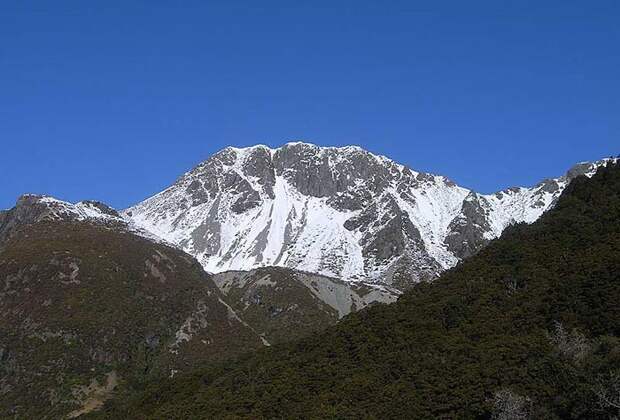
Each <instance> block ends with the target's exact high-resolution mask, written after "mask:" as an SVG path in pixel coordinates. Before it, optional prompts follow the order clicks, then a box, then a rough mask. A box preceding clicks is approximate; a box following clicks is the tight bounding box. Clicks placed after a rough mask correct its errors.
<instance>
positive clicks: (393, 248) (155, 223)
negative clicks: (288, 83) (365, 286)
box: [124, 142, 607, 289]
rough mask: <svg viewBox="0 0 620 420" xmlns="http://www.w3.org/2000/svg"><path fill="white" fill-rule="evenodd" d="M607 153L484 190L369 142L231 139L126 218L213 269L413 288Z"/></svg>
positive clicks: (534, 213)
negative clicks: (553, 173) (559, 172)
mask: <svg viewBox="0 0 620 420" xmlns="http://www.w3.org/2000/svg"><path fill="white" fill-rule="evenodd" d="M606 161H607V160H602V161H599V162H595V163H583V164H579V165H576V166H575V167H573V168H572V169H571V170H570V171H568V172H567V173H566V174H565V175H564V176H561V177H559V178H556V179H548V180H545V181H543V182H541V183H539V184H538V185H536V186H534V187H531V188H510V189H507V190H504V191H500V192H497V193H495V194H490V195H484V194H479V193H477V192H475V191H472V190H469V189H467V188H463V187H460V186H458V185H456V184H455V183H454V182H452V181H450V180H448V179H447V178H445V177H443V176H438V175H432V174H428V173H423V172H417V171H414V170H412V169H410V168H408V167H406V166H404V165H400V164H398V163H396V162H394V161H392V160H391V159H389V158H386V157H384V156H377V155H374V154H372V153H370V152H368V151H366V150H364V149H362V148H360V147H357V146H346V147H319V146H316V145H313V144H307V143H301V142H295V143H288V144H285V145H284V146H282V147H279V148H276V149H272V148H269V147H267V146H262V145H259V146H253V147H248V148H234V147H228V148H226V149H223V150H221V151H220V152H218V153H216V154H215V155H213V156H211V157H210V158H209V159H207V160H206V161H204V162H203V163H201V164H199V165H198V166H196V167H195V168H194V169H192V170H191V171H189V172H187V173H186V174H184V175H183V176H182V177H181V178H180V179H179V180H177V181H176V182H175V183H174V184H173V185H172V186H170V187H169V188H167V189H166V190H164V191H162V192H160V193H159V194H157V195H155V196H153V197H151V198H149V199H147V200H145V201H143V202H142V203H139V204H137V205H136V206H134V207H131V208H129V209H128V210H126V211H125V212H124V216H125V217H127V218H129V219H131V221H132V223H133V224H135V225H136V226H139V227H140V228H142V229H144V230H147V231H149V232H151V233H153V234H155V235H157V236H159V237H162V238H164V239H165V240H166V241H168V242H170V243H173V244H176V245H177V246H179V247H180V248H182V249H183V250H184V251H186V252H188V253H189V254H192V255H193V256H195V257H196V258H197V259H198V260H199V261H200V263H201V264H202V265H203V267H204V268H205V269H206V270H207V271H210V272H223V271H228V270H250V269H254V268H257V267H261V266H282V267H290V268H295V269H298V270H304V271H307V272H313V273H319V274H323V275H327V276H333V277H338V278H342V279H345V280H350V281H355V280H362V279H364V280H369V279H370V280H371V281H372V280H374V281H377V282H385V283H388V284H392V285H394V286H397V287H399V288H401V289H404V288H407V287H409V286H410V285H411V284H413V283H415V282H418V281H422V280H427V279H432V278H434V277H436V276H437V274H438V273H439V272H441V271H443V270H445V269H447V268H450V267H452V266H454V265H455V264H456V263H457V262H458V261H459V260H461V259H462V258H465V257H467V256H469V255H471V254H473V253H475V252H476V251H478V250H479V249H480V248H481V247H483V246H484V245H486V244H487V243H488V242H489V241H490V240H492V239H494V238H496V237H498V236H499V235H500V234H501V232H502V231H503V230H504V228H506V227H507V226H509V225H511V224H514V223H518V222H526V223H531V222H533V221H535V220H536V219H537V218H538V217H539V216H540V215H541V214H542V213H543V212H544V211H545V210H547V209H548V208H549V207H550V206H552V205H553V204H554V203H555V201H556V200H557V198H558V197H559V195H560V193H561V192H562V190H563V189H564V188H565V187H566V185H568V183H569V182H570V181H571V180H572V179H573V178H574V177H575V176H577V175H581V174H586V175H592V174H593V173H594V172H596V169H597V168H598V167H599V166H600V165H602V164H604V163H605V162H606Z"/></svg>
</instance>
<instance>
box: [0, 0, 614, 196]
mask: <svg viewBox="0 0 620 420" xmlns="http://www.w3.org/2000/svg"><path fill="white" fill-rule="evenodd" d="M297 139H303V140H306V141H310V142H313V143H317V144H320V145H344V144H359V145H361V146H362V147H365V148H367V149H369V150H371V151H373V152H378V153H382V154H385V155H388V156H390V157H392V158H393V159H395V160H397V161H399V162H401V163H404V164H407V165H410V166H411V167H413V168H415V169H418V170H424V171H430V172H434V173H440V174H444V175H447V176H448V177H450V178H452V179H453V180H454V181H456V182H458V183H459V184H462V185H465V186H467V187H470V188H475V189H477V190H480V191H483V192H491V191H494V190H498V189H502V188H505V187H508V186H512V185H529V184H533V183H536V182H537V181H538V180H540V179H541V178H544V177H547V176H553V175H559V174H561V173H563V172H564V170H566V169H567V168H568V167H569V166H570V165H571V164H573V163H575V162H577V161H581V160H591V159H598V158H601V157H605V156H609V155H611V154H613V155H616V154H618V153H620V2H619V1H616V0H597V1H585V0H581V1H572V0H561V1H554V0H536V1H527V0H520V1H507V0H506V1H497V0H493V1H476V0H472V1H460V0H459V1H424V2H422V1H413V0H409V1H365V0H356V1H350V2H349V1H335V0H332V1H325V2H322V1H307V2H306V1H269V0H265V1H247V2H246V1H234V0H227V1H207V0H204V1H156V0H149V1H131V0H123V1H115V0H107V1H83V0H75V1H62V0H55V1H29V0H3V1H2V2H0V208H6V207H10V206H12V205H13V203H14V201H15V199H16V198H17V196H18V195H20V194H21V193H24V192H35V193H47V194H52V195H55V196H57V197H59V198H63V199H66V200H71V201H77V200H80V199H98V200H102V201H105V202H108V203H109V204H111V205H113V206H115V207H118V208H123V207H125V206H128V205H130V204H132V203H135V202H137V201H139V200H141V199H143V198H145V197H147V196H150V195H152V194H153V193H155V192H157V191H159V190H161V189H163V188H164V187H166V186H167V185H169V184H170V183H171V182H173V181H174V180H175V179H176V178H177V177H178V176H179V175H180V174H182V173H183V172H184V171H186V170H188V169H190V168H191V167H192V166H194V165H195V164H197V163H198V162H200V161H202V160H204V159H205V158H207V157H208V156H209V155H210V154H212V153H213V152H215V151H217V150H219V149H221V148H223V147H225V146H227V145H235V146H244V145H251V144H256V143H264V144H269V145H272V146H277V145H279V144H282V143H284V142H286V141H288V140H297Z"/></svg>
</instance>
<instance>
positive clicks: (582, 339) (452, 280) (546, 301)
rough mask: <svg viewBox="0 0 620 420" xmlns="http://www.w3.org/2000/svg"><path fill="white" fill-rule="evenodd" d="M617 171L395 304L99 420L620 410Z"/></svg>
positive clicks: (173, 385) (184, 379)
mask: <svg viewBox="0 0 620 420" xmlns="http://www.w3.org/2000/svg"><path fill="white" fill-rule="evenodd" d="M619 269H620V167H618V166H617V165H616V166H611V165H610V166H608V167H607V168H601V169H600V170H599V171H598V173H597V174H596V175H595V176H594V177H593V178H592V179H588V178H586V177H579V178H577V179H575V180H574V181H573V182H572V183H571V184H570V186H569V187H567V189H566V191H565V192H564V194H563V195H562V196H561V198H560V200H559V201H558V203H557V205H556V206H555V207H554V209H552V210H551V211H549V212H548V213H547V214H545V215H544V216H543V217H542V218H541V219H540V220H539V221H537V222H536V223H534V224H532V225H515V226H513V227H510V228H508V229H507V230H506V231H505V233H504V234H503V235H502V237H501V238H500V239H498V240H495V241H493V242H492V243H491V244H490V245H489V246H488V247H486V248H485V249H484V250H482V251H481V252H480V253H479V254H478V255H476V256H474V257H472V258H470V259H468V260H466V261H465V262H463V263H461V264H459V265H458V266H457V267H455V268H453V269H452V270H450V271H448V272H446V273H445V274H444V275H442V277H441V278H440V279H438V280H436V281H434V282H432V283H421V284H418V285H417V286H415V287H414V288H413V289H412V290H410V291H408V292H407V293H405V294H404V295H403V296H402V297H401V298H400V299H399V301H398V302H397V303H395V304H392V305H376V306H373V307H371V308H368V309H366V310H362V311H360V312H358V313H354V314H351V315H349V316H348V317H346V318H345V319H344V320H343V321H342V322H340V323H339V324H337V325H336V326H334V327H331V328H329V329H327V330H325V331H324V332H321V333H318V334H316V335H314V336H311V337H308V338H305V339H302V340H300V341H296V342H293V343H289V344H283V345H278V346H274V347H272V348H268V349H265V350H261V351H258V352H256V353H253V354H250V355H245V356H242V357H240V358H237V359H236V360H234V361H229V362H227V363H216V364H211V365H204V366H197V367H196V370H195V371H194V372H192V373H190V374H186V375H184V376H178V377H175V378H174V379H173V380H169V381H165V382H157V383H150V384H148V385H145V386H144V387H143V388H142V389H141V390H139V391H138V392H125V391H123V388H120V389H119V390H118V391H117V396H116V398H115V399H113V400H112V401H110V402H108V403H107V404H106V407H105V409H104V410H103V411H102V412H99V413H97V414H96V416H99V417H106V418H123V417H125V418H167V419H169V418H377V419H384V418H481V419H484V418H506V419H508V418H528V417H532V418H549V419H554V418H557V419H559V418H576V419H586V418H587V419H597V418H601V419H602V418H610V417H612V416H614V415H618V406H620V340H619V338H618V336H619V334H620V279H619Z"/></svg>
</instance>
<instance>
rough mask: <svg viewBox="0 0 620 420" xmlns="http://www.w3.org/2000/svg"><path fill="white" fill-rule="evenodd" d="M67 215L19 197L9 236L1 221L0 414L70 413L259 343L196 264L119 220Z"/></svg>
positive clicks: (54, 206)
mask: <svg viewBox="0 0 620 420" xmlns="http://www.w3.org/2000/svg"><path fill="white" fill-rule="evenodd" d="M46 200H47V201H49V200H50V199H46ZM44 203H45V201H44ZM44 203H43V204H44ZM80 207H81V206H80ZM68 208H69V209H70V210H71V209H72V208H71V206H69V207H68ZM59 209H63V211H62V212H60V213H57V212H56V210H59ZM64 210H67V207H66V205H65V204H58V203H57V202H53V203H52V206H51V208H47V207H45V206H42V203H41V201H40V200H39V199H32V197H30V198H25V199H23V200H21V201H20V203H18V206H16V208H15V209H13V210H12V211H10V212H9V213H10V218H11V220H12V222H11V224H10V230H11V233H10V235H9V234H8V232H9V229H8V227H9V225H8V224H3V226H4V227H5V230H4V232H7V234H6V236H7V237H8V236H10V239H7V240H6V241H5V242H4V244H3V245H2V246H0V417H2V418H9V417H10V418H13V417H16V418H62V417H64V416H65V415H68V414H69V415H77V414H79V413H82V412H87V411H89V410H91V409H94V408H97V407H98V405H100V404H101V402H102V401H103V400H105V398H107V397H108V396H109V395H110V393H111V392H112V391H113V389H114V388H115V387H116V386H117V385H118V384H121V385H123V386H125V387H127V388H126V389H131V387H132V386H133V384H136V383H140V382H143V381H146V380H147V379H156V378H163V377H169V376H171V375H173V374H175V373H178V372H182V371H183V370H185V369H188V368H189V367H191V366H193V365H194V364H201V363H206V362H211V361H214V360H217V359H221V358H224V357H230V356H231V355H234V354H238V353H240V352H244V351H249V350H252V349H256V348H259V347H262V346H263V344H262V343H261V340H260V338H259V337H258V335H257V334H256V333H254V331H253V330H252V329H251V328H250V327H248V326H247V325H246V324H245V323H244V322H242V321H241V320H240V319H239V318H238V317H237V315H236V314H235V313H234V311H233V310H232V309H231V308H230V307H229V306H228V305H227V304H225V303H224V301H223V298H224V297H223V295H222V294H221V293H220V292H219V290H218V288H217V287H216V285H215V284H214V283H213V280H212V279H211V277H210V276H209V275H208V274H206V273H205V272H204V271H203V270H202V268H201V267H200V265H199V264H198V263H197V262H196V261H195V260H194V259H193V258H192V257H190V256H189V255H187V254H185V253H183V252H181V251H179V250H177V249H175V248H171V247H169V246H165V245H163V244H159V243H156V242H152V241H149V240H146V239H144V238H142V237H140V236H138V235H135V234H133V233H130V232H128V231H127V230H125V228H124V227H123V224H122V223H118V224H117V222H118V220H116V218H117V217H118V216H115V215H110V218H111V219H112V221H113V222H114V223H112V224H107V225H104V224H98V223H93V222H92V220H91V219H88V220H82V221H80V220H81V219H82V217H81V216H82V214H81V213H79V212H78V214H77V219H78V220H72V218H74V217H76V214H74V213H72V212H69V213H66V212H64ZM58 214H62V215H64V216H63V217H61V218H60V220H59V218H58V217H56V216H58ZM6 217H7V216H6V214H5V218H4V222H7V221H8V219H7V218H6ZM104 219H105V220H106V221H108V222H109V221H110V220H108V217H105V218H104ZM121 222H122V219H121Z"/></svg>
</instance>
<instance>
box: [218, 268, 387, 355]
mask: <svg viewBox="0 0 620 420" xmlns="http://www.w3.org/2000/svg"><path fill="white" fill-rule="evenodd" d="M213 280H214V281H215V283H216V284H217V285H218V287H219V288H220V290H221V291H222V293H224V295H225V296H226V299H227V301H228V302H229V304H230V305H231V307H232V308H233V309H234V310H235V312H237V314H239V316H240V317H241V318H243V320H244V321H245V322H247V323H248V325H250V326H251V327H252V328H253V329H254V330H255V331H256V332H258V333H260V334H261V335H262V336H264V337H265V338H266V340H267V341H268V342H269V343H271V344H274V343H280V342H283V341H289V340H291V339H294V338H299V337H303V336H306V335H309V334H311V333H313V332H317V331H320V330H322V329H324V328H326V327H327V326H329V325H333V324H335V323H336V322H338V320H339V319H340V318H342V317H343V316H345V315H348V314H349V313H351V312H355V311H357V310H360V309H362V308H365V307H366V306H368V305H372V304H374V303H377V302H381V303H391V302H394V301H396V299H397V298H398V295H399V293H398V291H396V290H393V289H390V288H387V287H377V286H376V285H372V284H371V285H367V284H363V283H348V282H344V281H341V280H337V279H333V278H330V277H325V276H319V275H316V274H310V273H302V272H299V271H295V270H291V269H289V268H282V267H262V268H258V269H256V270H251V271H248V272H245V271H241V272H240V271H232V272H230V271H229V272H224V273H219V274H215V275H214V276H213Z"/></svg>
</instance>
